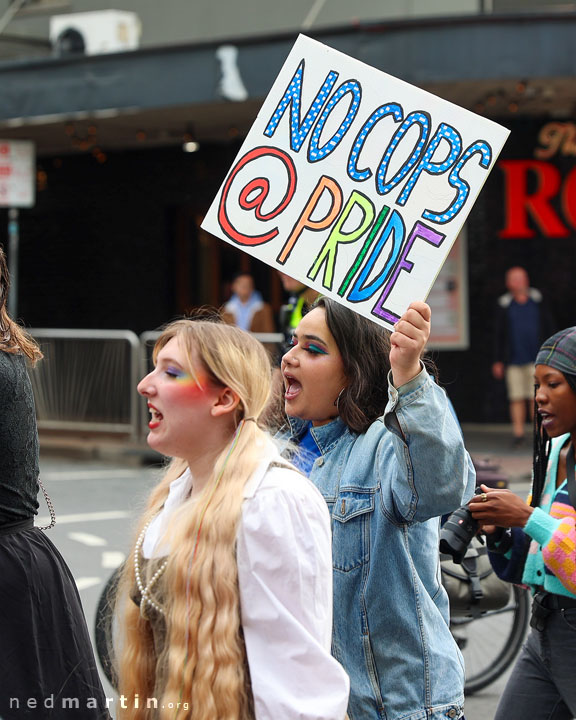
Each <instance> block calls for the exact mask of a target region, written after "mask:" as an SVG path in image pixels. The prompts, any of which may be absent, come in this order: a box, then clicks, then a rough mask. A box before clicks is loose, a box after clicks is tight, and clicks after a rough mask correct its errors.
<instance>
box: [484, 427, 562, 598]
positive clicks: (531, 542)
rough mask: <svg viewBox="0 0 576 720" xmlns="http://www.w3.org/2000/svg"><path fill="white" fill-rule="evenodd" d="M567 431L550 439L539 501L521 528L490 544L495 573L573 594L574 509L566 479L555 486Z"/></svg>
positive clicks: (534, 586) (536, 585)
mask: <svg viewBox="0 0 576 720" xmlns="http://www.w3.org/2000/svg"><path fill="white" fill-rule="evenodd" d="M569 438H570V436H569V435H562V436H561V437H559V438H555V439H554V440H553V441H552V450H551V453H550V460H549V462H548V472H547V475H546V485H545V487H544V491H543V493H542V499H541V501H540V505H539V506H538V507H537V508H535V510H534V512H533V513H532V515H531V516H530V519H529V520H528V522H527V523H526V526H525V527H524V528H523V529H520V528H512V530H511V531H509V532H508V538H505V539H504V541H503V542H501V543H500V544H499V545H497V546H493V545H489V547H490V549H491V552H490V561H491V562H492V566H493V567H494V569H495V571H496V573H497V574H498V575H499V577H501V578H502V579H504V580H508V581H509V582H522V583H523V584H525V585H528V586H530V587H531V589H532V591H535V589H536V588H538V587H543V588H544V590H546V591H547V592H550V593H555V594H557V595H567V596H568V597H576V509H575V508H574V507H573V506H572V503H571V502H570V497H569V495H568V488H567V483H566V480H564V482H563V483H562V485H560V487H558V488H556V472H557V469H558V458H559V456H560V450H561V449H562V446H563V445H564V444H565V443H566V441H567V440H568V439H569Z"/></svg>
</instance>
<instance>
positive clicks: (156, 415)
mask: <svg viewBox="0 0 576 720" xmlns="http://www.w3.org/2000/svg"><path fill="white" fill-rule="evenodd" d="M147 405H148V412H149V413H150V421H149V423H148V427H149V428H150V430H154V429H155V428H157V427H158V425H160V422H161V420H162V419H163V417H164V416H163V415H162V413H161V412H160V411H159V410H157V409H156V408H155V407H154V405H152V403H147Z"/></svg>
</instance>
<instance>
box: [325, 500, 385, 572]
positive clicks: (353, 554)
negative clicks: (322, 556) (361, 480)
mask: <svg viewBox="0 0 576 720" xmlns="http://www.w3.org/2000/svg"><path fill="white" fill-rule="evenodd" d="M374 506H375V503H374V492H354V491H340V493H339V494H338V497H337V498H336V500H335V502H334V504H333V506H332V557H333V566H334V569H335V570H341V571H343V572H349V571H350V570H354V569H355V568H358V567H361V566H362V565H363V564H364V563H366V562H368V560H369V558H370V518H371V514H372V513H373V512H374Z"/></svg>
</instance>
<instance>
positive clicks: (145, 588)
mask: <svg viewBox="0 0 576 720" xmlns="http://www.w3.org/2000/svg"><path fill="white" fill-rule="evenodd" d="M149 525H150V523H149V522H147V523H146V525H144V527H143V528H142V532H141V533H140V535H138V540H136V546H135V547H134V576H135V578H136V585H137V586H138V590H140V595H141V597H142V599H141V600H140V614H141V615H142V616H144V608H145V606H146V604H148V605H150V607H152V608H154V610H156V612H159V613H160V614H161V615H164V609H163V608H162V607H160V605H158V603H156V602H154V600H152V598H151V597H150V590H151V589H152V586H153V585H154V584H155V583H156V581H157V580H158V578H159V577H160V575H162V573H163V572H164V570H166V566H167V565H168V560H165V561H164V562H163V563H162V565H160V567H159V568H158V570H156V572H155V573H154V575H152V577H151V578H150V580H149V581H148V584H147V585H144V583H143V582H142V576H141V575H140V562H139V558H140V548H141V547H142V543H143V542H144V537H145V536H146V530H148V526H149Z"/></svg>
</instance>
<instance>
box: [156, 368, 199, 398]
mask: <svg viewBox="0 0 576 720" xmlns="http://www.w3.org/2000/svg"><path fill="white" fill-rule="evenodd" d="M164 374H165V375H166V376H167V377H168V378H169V379H171V380H172V382H174V383H175V384H176V385H177V386H178V387H179V388H180V389H181V390H182V392H183V393H184V394H186V395H189V396H191V397H194V396H197V395H200V394H202V393H203V392H204V390H205V388H206V386H207V384H208V377H207V376H206V374H205V373H202V372H200V373H197V374H196V377H194V376H193V375H192V374H191V373H189V372H186V371H185V370H183V369H182V368H179V367H176V366H174V365H168V366H167V367H166V368H165V370H164Z"/></svg>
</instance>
